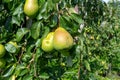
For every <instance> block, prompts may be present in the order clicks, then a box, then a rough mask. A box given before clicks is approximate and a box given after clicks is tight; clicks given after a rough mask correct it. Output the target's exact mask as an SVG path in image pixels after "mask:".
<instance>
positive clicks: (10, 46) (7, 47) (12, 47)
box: [5, 43, 17, 53]
mask: <svg viewBox="0 0 120 80" xmlns="http://www.w3.org/2000/svg"><path fill="white" fill-rule="evenodd" d="M5 49H6V50H7V51H8V52H10V53H15V52H16V51H17V48H16V47H15V46H14V45H12V44H10V43H7V44H6V45H5Z"/></svg>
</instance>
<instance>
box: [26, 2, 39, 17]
mask: <svg viewBox="0 0 120 80" xmlns="http://www.w3.org/2000/svg"><path fill="white" fill-rule="evenodd" d="M38 9H39V5H38V0H26V1H25V5H24V13H25V14H26V15H27V16H28V17H31V18H33V17H35V16H36V14H37V12H38Z"/></svg>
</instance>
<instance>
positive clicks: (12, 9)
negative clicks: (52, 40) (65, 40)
mask: <svg viewBox="0 0 120 80" xmlns="http://www.w3.org/2000/svg"><path fill="white" fill-rule="evenodd" d="M24 3H25V1H24V0H2V1H1V2H0V43H1V44H3V45H4V46H5V47H6V49H7V52H6V54H5V56H4V59H5V60H6V66H5V67H4V68H3V69H0V72H1V73H0V80H3V79H4V80H78V79H79V80H112V79H115V78H116V79H115V80H117V79H119V78H120V77H119V75H120V54H119V53H120V50H119V49H120V39H119V37H120V28H119V26H120V24H119V22H120V19H119V18H120V16H119V15H118V14H120V10H119V4H118V5H117V6H114V5H113V3H112V2H111V3H109V4H106V3H104V2H103V1H101V0H38V4H39V12H38V14H37V16H36V17H35V18H33V19H31V18H29V17H27V16H26V15H25V14H24V11H23V7H24ZM114 4H117V2H116V3H114ZM88 6H89V7H88ZM69 8H75V10H76V12H77V13H71V12H69ZM59 25H60V26H62V27H64V28H65V29H66V30H67V31H68V32H69V33H70V34H71V35H72V36H73V38H74V46H73V47H72V48H71V49H70V50H68V51H67V52H66V51H65V52H62V51H57V50H53V51H52V52H44V51H43V50H42V49H41V43H42V40H43V38H45V37H46V36H47V34H48V33H49V32H51V31H54V30H55V29H56V28H57V27H58V26H59ZM10 41H13V42H16V43H17V45H18V48H19V50H18V52H17V53H16V54H14V53H11V52H14V51H16V50H17V48H16V47H13V46H11V45H9V44H8V42H10ZM61 53H63V54H64V53H65V54H66V53H69V54H70V55H69V56H65V55H63V54H61ZM111 75H112V76H111Z"/></svg>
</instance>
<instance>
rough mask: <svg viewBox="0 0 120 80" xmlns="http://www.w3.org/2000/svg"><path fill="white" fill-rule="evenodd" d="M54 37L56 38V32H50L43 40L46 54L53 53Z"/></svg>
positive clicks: (43, 48)
mask: <svg viewBox="0 0 120 80" xmlns="http://www.w3.org/2000/svg"><path fill="white" fill-rule="evenodd" d="M53 37H54V32H50V33H49V34H48V35H47V37H45V38H44V39H43V40H42V50H43V51H45V52H50V51H52V50H53V49H54V48H53Z"/></svg>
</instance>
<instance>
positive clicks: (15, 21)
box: [12, 16, 20, 26]
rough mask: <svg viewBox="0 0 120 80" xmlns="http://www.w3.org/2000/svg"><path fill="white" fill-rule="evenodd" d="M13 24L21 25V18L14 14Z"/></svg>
mask: <svg viewBox="0 0 120 80" xmlns="http://www.w3.org/2000/svg"><path fill="white" fill-rule="evenodd" d="M12 24H17V25H18V26H20V20H19V19H18V18H17V17H16V16H12Z"/></svg>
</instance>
